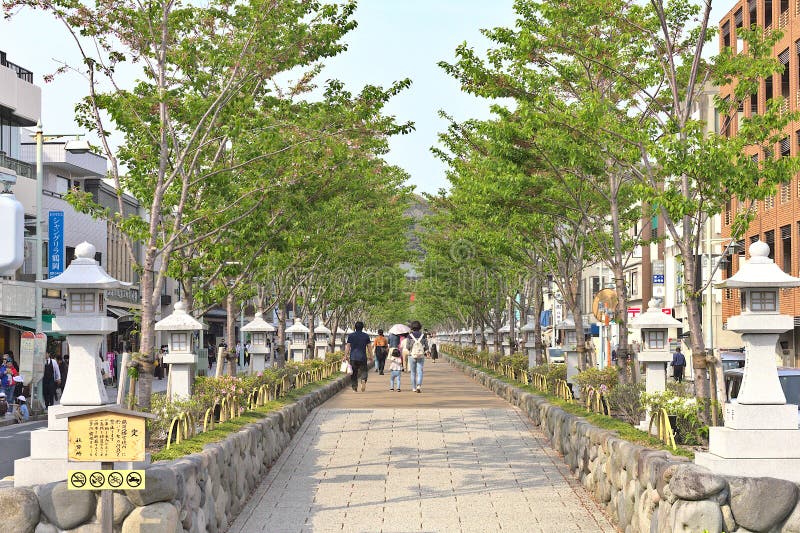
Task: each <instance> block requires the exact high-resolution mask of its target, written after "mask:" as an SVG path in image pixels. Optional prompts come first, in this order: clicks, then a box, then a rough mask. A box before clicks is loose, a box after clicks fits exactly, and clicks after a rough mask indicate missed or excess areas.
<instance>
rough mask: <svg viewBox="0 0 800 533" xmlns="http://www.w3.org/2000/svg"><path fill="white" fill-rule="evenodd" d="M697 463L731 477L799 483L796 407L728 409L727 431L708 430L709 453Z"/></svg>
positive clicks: (799, 435)
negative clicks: (784, 480)
mask: <svg viewBox="0 0 800 533" xmlns="http://www.w3.org/2000/svg"><path fill="white" fill-rule="evenodd" d="M695 463H696V464H698V465H700V466H705V467H707V468H710V469H712V470H713V471H714V472H717V473H719V474H724V475H732V476H747V477H774V478H779V479H786V480H788V481H793V482H795V483H800V429H798V427H797V406H796V405H792V404H784V405H746V404H738V403H728V404H726V405H725V427H712V428H709V446H708V452H700V453H697V454H695Z"/></svg>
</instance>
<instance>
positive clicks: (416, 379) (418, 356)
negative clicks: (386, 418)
mask: <svg viewBox="0 0 800 533" xmlns="http://www.w3.org/2000/svg"><path fill="white" fill-rule="evenodd" d="M410 327H411V333H409V335H408V338H407V339H406V344H405V348H406V352H407V353H408V371H409V373H411V390H412V391H413V392H416V393H421V392H422V368H423V366H424V365H425V357H426V356H427V355H429V354H430V350H429V349H428V337H427V336H426V335H425V334H424V333H422V324H420V323H419V320H415V321H413V322H412V323H411V326H410Z"/></svg>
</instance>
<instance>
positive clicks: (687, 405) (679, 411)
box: [642, 390, 708, 445]
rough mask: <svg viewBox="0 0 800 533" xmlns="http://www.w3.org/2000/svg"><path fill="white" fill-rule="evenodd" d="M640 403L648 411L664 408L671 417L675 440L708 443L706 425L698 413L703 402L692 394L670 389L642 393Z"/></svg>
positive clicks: (702, 406)
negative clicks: (680, 393) (678, 393)
mask: <svg viewBox="0 0 800 533" xmlns="http://www.w3.org/2000/svg"><path fill="white" fill-rule="evenodd" d="M642 404H643V405H644V406H645V407H646V408H647V409H649V410H650V411H655V410H657V409H665V410H666V411H667V414H668V415H670V416H671V417H673V420H674V422H675V423H674V426H675V427H673V430H674V432H675V441H676V442H678V443H680V444H687V445H701V444H708V426H707V425H706V424H704V423H703V421H702V420H701V418H700V413H701V412H702V411H703V410H704V408H705V404H703V403H701V402H698V399H697V398H696V397H694V396H679V395H677V394H676V393H675V392H673V391H671V390H666V391H664V392H656V393H653V394H647V393H643V394H642Z"/></svg>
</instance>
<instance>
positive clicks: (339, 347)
mask: <svg viewBox="0 0 800 533" xmlns="http://www.w3.org/2000/svg"><path fill="white" fill-rule="evenodd" d="M345 337H347V332H345V330H343V329H342V328H339V327H337V328H336V336H335V337H334V339H333V346H334V350H335V351H337V352H343V351H344V345H345Z"/></svg>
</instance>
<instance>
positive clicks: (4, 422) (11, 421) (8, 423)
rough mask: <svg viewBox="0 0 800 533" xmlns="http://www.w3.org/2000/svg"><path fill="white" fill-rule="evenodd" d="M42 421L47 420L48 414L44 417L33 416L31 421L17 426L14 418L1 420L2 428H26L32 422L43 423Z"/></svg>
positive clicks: (0, 425)
mask: <svg viewBox="0 0 800 533" xmlns="http://www.w3.org/2000/svg"><path fill="white" fill-rule="evenodd" d="M42 420H47V413H45V414H43V415H31V418H30V420H28V421H27V422H23V423H22V424H17V421H16V420H14V419H13V418H7V419H3V420H0V427H5V426H17V425H18V426H24V425H25V424H30V423H31V422H41V421H42Z"/></svg>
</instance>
